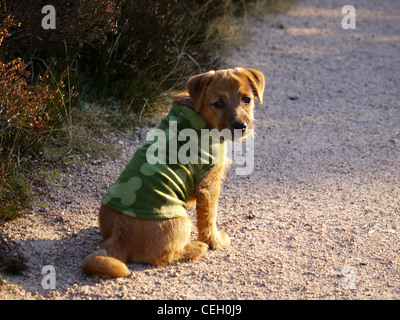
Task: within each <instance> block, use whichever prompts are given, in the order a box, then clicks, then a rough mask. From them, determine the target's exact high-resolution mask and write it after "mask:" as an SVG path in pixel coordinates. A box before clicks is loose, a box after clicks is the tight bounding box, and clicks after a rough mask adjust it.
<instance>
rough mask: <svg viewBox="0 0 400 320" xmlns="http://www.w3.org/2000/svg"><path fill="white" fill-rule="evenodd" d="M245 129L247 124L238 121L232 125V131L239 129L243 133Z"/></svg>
mask: <svg viewBox="0 0 400 320" xmlns="http://www.w3.org/2000/svg"><path fill="white" fill-rule="evenodd" d="M246 128H247V123H246V122H239V121H235V122H234V123H233V129H240V130H242V131H243V132H244V131H246Z"/></svg>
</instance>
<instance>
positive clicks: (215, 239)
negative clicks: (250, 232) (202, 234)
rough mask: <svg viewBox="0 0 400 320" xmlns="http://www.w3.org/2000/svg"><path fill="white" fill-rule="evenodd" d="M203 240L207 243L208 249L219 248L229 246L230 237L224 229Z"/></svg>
mask: <svg viewBox="0 0 400 320" xmlns="http://www.w3.org/2000/svg"><path fill="white" fill-rule="evenodd" d="M204 242H205V243H207V244H208V245H209V247H210V249H221V248H225V247H229V246H230V244H231V239H230V238H229V236H228V235H227V234H226V233H225V232H224V231H217V232H215V233H214V234H213V235H212V236H211V237H210V238H209V239H207V240H206V241H204Z"/></svg>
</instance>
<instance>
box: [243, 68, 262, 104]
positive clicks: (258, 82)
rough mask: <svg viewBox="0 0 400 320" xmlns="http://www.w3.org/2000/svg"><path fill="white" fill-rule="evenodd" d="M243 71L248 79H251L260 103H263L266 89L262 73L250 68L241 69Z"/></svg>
mask: <svg viewBox="0 0 400 320" xmlns="http://www.w3.org/2000/svg"><path fill="white" fill-rule="evenodd" d="M240 69H241V71H243V72H244V73H245V75H246V76H247V78H248V79H249V82H250V85H251V87H252V88H253V90H254V92H255V94H256V96H257V98H258V101H259V102H260V103H261V104H262V103H263V95H264V87H265V78H264V75H263V74H262V72H261V71H258V70H256V69H250V68H240Z"/></svg>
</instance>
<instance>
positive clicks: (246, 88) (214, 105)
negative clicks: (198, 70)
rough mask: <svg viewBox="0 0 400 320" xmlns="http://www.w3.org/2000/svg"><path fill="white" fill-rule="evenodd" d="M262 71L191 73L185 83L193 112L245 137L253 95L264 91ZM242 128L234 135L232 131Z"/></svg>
mask: <svg viewBox="0 0 400 320" xmlns="http://www.w3.org/2000/svg"><path fill="white" fill-rule="evenodd" d="M264 85H265V80H264V75H263V74H262V73H261V72H260V71H258V70H255V69H248V68H235V69H226V70H219V71H210V72H207V73H203V74H199V75H196V76H193V77H191V78H190V79H189V80H188V82H187V84H186V86H187V89H188V93H189V95H190V98H191V100H192V102H193V106H194V109H195V111H196V112H199V113H200V114H201V115H202V116H203V117H204V119H205V120H207V122H208V123H210V124H211V126H213V127H214V128H216V129H218V130H219V131H221V130H223V129H229V130H231V133H232V137H235V138H236V139H237V138H239V139H244V138H246V135H247V134H248V132H249V129H252V128H253V117H254V116H253V110H254V101H255V98H257V99H258V101H259V102H260V103H262V100H263V93H264ZM235 131H236V132H241V136H240V137H237V134H236V135H234V132H235Z"/></svg>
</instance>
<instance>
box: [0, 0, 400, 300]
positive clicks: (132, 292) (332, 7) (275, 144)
mask: <svg viewBox="0 0 400 320" xmlns="http://www.w3.org/2000/svg"><path fill="white" fill-rule="evenodd" d="M348 2H349V1H340V0H334V1H319V0H306V1H298V3H297V5H296V6H295V7H293V8H292V9H291V10H290V11H288V12H286V13H284V14H280V15H278V16H276V17H274V18H272V17H269V16H268V17H267V16H266V17H262V18H259V19H258V20H257V21H256V22H254V23H252V24H251V25H250V26H249V39H248V40H247V41H246V43H245V45H244V46H242V47H240V48H237V49H236V50H235V51H234V52H233V53H232V56H231V57H229V58H228V60H227V61H226V63H225V65H224V66H223V67H235V66H247V67H254V68H258V69H260V70H262V71H263V72H264V74H265V77H266V92H265V95H264V100H265V102H264V105H262V106H259V107H257V112H256V118H257V122H256V127H257V129H256V131H257V138H256V150H255V159H254V161H255V170H254V172H253V173H252V174H251V175H249V176H237V175H235V170H234V169H235V166H233V167H232V168H231V170H230V171H229V174H228V176H227V179H226V181H225V184H224V190H223V194H222V196H221V199H220V205H219V223H218V226H219V228H220V229H221V230H224V231H226V232H227V233H228V234H229V235H230V236H231V238H232V245H231V247H230V248H227V249H223V250H216V251H209V252H208V253H207V254H206V256H205V257H204V258H203V259H201V260H199V261H196V262H188V263H181V264H176V265H168V266H165V267H153V266H149V265H140V264H129V268H130V269H131V270H132V271H133V273H132V275H131V276H130V277H128V278H123V279H101V278H91V277H88V276H86V275H84V274H83V273H82V272H81V269H80V264H81V261H82V259H83V258H84V257H85V256H86V255H87V254H88V253H91V252H93V250H94V249H95V247H96V246H98V245H99V244H100V242H101V236H100V234H99V231H98V226H97V210H98V207H99V202H100V199H101V197H102V196H103V195H104V193H105V192H106V190H107V187H108V185H109V184H110V183H112V182H114V180H115V179H116V178H117V177H118V175H119V173H120V171H121V170H122V168H123V167H124V165H125V163H126V162H127V161H128V159H129V158H130V157H131V155H132V153H133V152H134V150H135V149H136V147H137V146H138V141H137V139H136V138H132V139H128V138H124V137H117V136H114V137H110V139H113V141H112V143H115V144H116V145H117V146H118V147H119V148H121V150H122V151H123V156H122V158H121V159H117V160H114V159H108V158H104V159H93V161H89V162H88V164H87V165H84V166H83V167H80V168H77V167H73V166H72V167H71V168H69V172H68V173H67V174H65V175H61V176H60V177H58V178H57V179H49V186H48V187H44V188H45V189H44V190H43V191H45V192H48V196H47V197H46V199H45V202H46V203H47V205H46V206H41V207H40V208H37V209H35V210H34V211H32V212H31V213H30V214H28V215H26V216H25V217H23V218H21V219H19V220H17V221H15V222H12V223H8V224H7V225H6V226H5V227H4V228H3V229H2V233H3V235H4V237H5V238H6V239H8V240H9V241H10V242H11V243H12V245H14V244H18V245H19V246H20V247H21V248H22V249H23V251H24V252H25V254H26V255H27V256H28V257H29V269H28V270H27V271H26V272H25V273H24V275H23V276H18V277H17V276H3V280H0V299H10V298H11V299H174V300H185V299H242V300H251V299H254V300H257V299H400V276H399V274H400V199H399V197H400V185H399V181H400V102H399V100H400V99H399V98H400V91H399V88H400V1H396V0H384V1H378V0H358V1H357V2H356V3H355V7H356V29H355V30H351V29H349V30H345V29H343V28H342V25H341V21H342V17H343V16H344V15H343V14H342V12H341V8H342V7H343V6H344V5H346V4H349V3H348ZM250 36H251V37H250ZM190 216H191V217H192V218H193V221H195V217H194V215H193V212H191V213H190ZM195 236H196V232H195V230H193V238H194V237H195ZM45 265H52V266H53V267H54V271H55V276H56V278H55V279H56V283H55V289H45V288H44V287H43V286H42V281H43V277H44V275H42V267H43V266H45ZM45 284H46V282H45ZM45 287H46V286H45Z"/></svg>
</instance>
